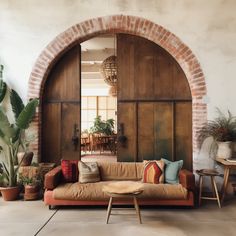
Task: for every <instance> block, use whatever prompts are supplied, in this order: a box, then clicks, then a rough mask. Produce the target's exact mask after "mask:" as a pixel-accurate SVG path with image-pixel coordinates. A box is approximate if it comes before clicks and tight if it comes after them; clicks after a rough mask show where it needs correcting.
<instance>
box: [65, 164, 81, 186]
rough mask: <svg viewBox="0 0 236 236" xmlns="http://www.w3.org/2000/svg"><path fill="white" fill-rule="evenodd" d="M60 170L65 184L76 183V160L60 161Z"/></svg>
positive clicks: (77, 171)
mask: <svg viewBox="0 0 236 236" xmlns="http://www.w3.org/2000/svg"><path fill="white" fill-rule="evenodd" d="M61 169H62V175H63V178H64V180H65V182H73V183H74V182H77V181H78V175H79V170H78V160H62V161H61Z"/></svg>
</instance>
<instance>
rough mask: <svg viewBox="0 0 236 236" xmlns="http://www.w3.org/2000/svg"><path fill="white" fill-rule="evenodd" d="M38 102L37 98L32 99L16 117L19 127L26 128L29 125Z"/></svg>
mask: <svg viewBox="0 0 236 236" xmlns="http://www.w3.org/2000/svg"><path fill="white" fill-rule="evenodd" d="M38 104H39V101H38V99H33V100H31V101H30V102H29V103H28V104H27V105H26V106H25V108H24V109H23V110H22V111H21V113H20V114H19V116H18V118H17V119H16V125H17V126H18V127H19V128H20V129H27V128H28V127H29V124H30V122H31V121H32V119H33V117H34V114H35V112H36V107H37V106H38Z"/></svg>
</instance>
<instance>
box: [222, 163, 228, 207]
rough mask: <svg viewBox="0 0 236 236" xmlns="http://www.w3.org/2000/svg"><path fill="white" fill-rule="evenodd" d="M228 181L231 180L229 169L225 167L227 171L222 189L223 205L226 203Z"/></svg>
mask: <svg viewBox="0 0 236 236" xmlns="http://www.w3.org/2000/svg"><path fill="white" fill-rule="evenodd" d="M228 179H229V168H228V167H226V166H225V171H224V183H223V186H222V189H221V204H223V202H224V198H225V193H226V189H227V185H228Z"/></svg>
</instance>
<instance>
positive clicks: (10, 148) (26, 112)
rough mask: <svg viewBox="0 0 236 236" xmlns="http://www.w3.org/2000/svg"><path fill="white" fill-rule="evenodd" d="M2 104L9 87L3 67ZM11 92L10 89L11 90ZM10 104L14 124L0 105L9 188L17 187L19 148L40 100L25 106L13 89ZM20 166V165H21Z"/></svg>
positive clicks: (33, 100)
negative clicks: (4, 80)
mask: <svg viewBox="0 0 236 236" xmlns="http://www.w3.org/2000/svg"><path fill="white" fill-rule="evenodd" d="M0 69H1V70H0V71H1V72H0V76H1V77H0V103H1V102H2V101H3V100H4V98H5V95H6V91H7V85H6V83H5V82H3V80H2V71H3V66H0ZM9 90H10V89H9ZM10 103H11V108H12V111H13V113H14V122H10V121H9V118H8V115H7V113H6V111H5V110H4V109H3V107H2V106H1V105H0V140H1V146H0V151H1V152H2V153H3V154H4V157H5V159H4V161H3V162H2V166H3V173H4V176H5V177H6V180H7V182H8V186H9V187H14V186H16V185H17V172H18V168H19V166H20V165H18V166H17V167H15V166H14V164H15V162H16V159H17V153H18V150H19V147H20V146H22V143H23V141H24V136H25V130H26V129H27V128H28V127H29V124H30V122H31V121H32V119H33V117H34V115H35V112H36V107H37V106H38V99H32V100H31V101H29V102H28V103H27V104H26V105H24V103H23V101H22V99H21V98H20V96H19V95H18V94H17V92H16V91H14V90H13V89H12V90H10ZM19 164H20V163H19Z"/></svg>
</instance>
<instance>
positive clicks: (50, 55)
mask: <svg viewBox="0 0 236 236" xmlns="http://www.w3.org/2000/svg"><path fill="white" fill-rule="evenodd" d="M103 33H128V34H134V35H137V36H140V37H143V38H146V39H148V40H150V41H153V42H154V43H156V44H158V45H159V46H161V47H162V48H164V49H165V50H166V51H168V52H169V53H170V54H171V55H172V56H173V58H175V60H176V61H177V62H178V63H179V65H180V66H181V68H182V69H183V71H184V73H185V75H186V77H187V79H188V82H189V86H190V90H191V93H192V112H193V113H192V117H193V152H194V153H195V152H196V151H197V135H196V134H197V132H198V130H199V129H200V128H201V127H202V124H203V123H204V122H205V121H206V119H207V107H206V104H205V103H204V102H203V97H204V96H205V95H206V84H205V78H204V75H203V72H202V69H201V66H200V64H199V62H198V60H197V58H196V56H195V55H194V54H193V52H192V51H191V49H190V48H189V47H188V46H187V45H185V44H184V43H183V42H182V41H181V40H180V39H179V38H178V37H177V36H175V35H174V34H173V33H171V32H169V31H168V30H167V29H165V28H163V27H162V26H160V25H158V24H156V23H154V22H151V21H149V20H146V19H144V18H140V17H136V16H128V15H113V16H105V17H98V18H94V19H90V20H87V21H84V22H81V23H79V24H76V25H74V26H72V27H70V28H69V29H67V30H66V31H64V32H63V33H61V34H60V35H58V36H57V37H56V38H55V39H54V40H53V41H52V42H50V43H49V44H48V45H47V47H46V48H45V49H44V50H43V51H42V53H41V54H40V55H39V57H38V59H37V61H36V63H35V65H34V67H33V69H32V72H31V75H30V78H29V88H28V98H35V97H37V98H40V101H41V97H42V93H43V89H44V84H45V81H46V79H47V75H48V73H49V72H50V70H51V68H52V67H53V65H54V64H55V62H56V61H57V60H58V58H59V57H60V56H61V55H62V54H63V53H65V52H66V51H67V50H69V49H70V48H71V47H73V46H74V45H75V44H76V43H81V42H83V41H85V40H87V39H89V38H92V37H95V36H98V35H100V34H103ZM40 114H41V107H39V112H38V113H37V115H36V117H35V119H34V121H33V122H32V125H31V132H33V133H34V134H35V136H36V139H35V141H34V143H33V144H32V149H33V151H34V152H35V154H36V157H37V156H38V153H39V150H40V124H41V115H40Z"/></svg>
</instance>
